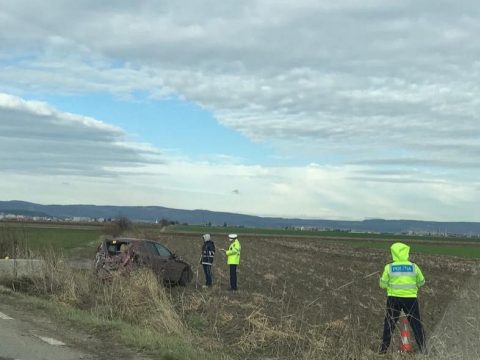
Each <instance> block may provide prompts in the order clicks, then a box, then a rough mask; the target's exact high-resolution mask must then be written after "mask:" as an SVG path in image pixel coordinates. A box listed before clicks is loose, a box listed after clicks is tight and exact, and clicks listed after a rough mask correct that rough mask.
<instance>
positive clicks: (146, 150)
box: [0, 93, 161, 177]
mask: <svg viewBox="0 0 480 360" xmlns="http://www.w3.org/2000/svg"><path fill="white" fill-rule="evenodd" d="M0 140H1V141H0V169H1V170H2V172H12V173H30V174H33V175H36V174H49V175H55V174H64V175H73V174H76V175H80V176H85V175H89V176H94V177H95V176H113V175H115V172H113V171H111V170H109V168H110V167H114V166H116V167H120V168H121V167H127V166H128V167H131V166H141V165H145V164H148V163H150V162H153V163H154V162H161V157H160V153H159V151H158V149H155V148H153V147H152V146H149V145H148V144H134V143H129V142H127V140H126V134H125V133H124V131H123V130H122V129H120V128H117V127H115V126H112V125H109V124H106V123H103V122H101V121H99V120H96V119H92V118H89V117H84V116H79V115H74V114H69V113H63V112H60V111H57V110H55V109H54V108H52V107H50V106H49V105H47V104H45V103H41V102H36V101H26V100H23V99H21V98H19V97H16V96H12V95H8V94H4V93H0Z"/></svg>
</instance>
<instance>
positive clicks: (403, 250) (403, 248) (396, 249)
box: [390, 242, 410, 262]
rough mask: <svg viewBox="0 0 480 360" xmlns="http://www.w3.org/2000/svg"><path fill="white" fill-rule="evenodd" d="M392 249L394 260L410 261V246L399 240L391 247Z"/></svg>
mask: <svg viewBox="0 0 480 360" xmlns="http://www.w3.org/2000/svg"><path fill="white" fill-rule="evenodd" d="M390 251H391V252H392V259H393V261H394V262H399V261H408V256H409V254H410V246H408V245H405V244H403V243H400V242H398V243H395V244H393V245H392V246H391V247H390Z"/></svg>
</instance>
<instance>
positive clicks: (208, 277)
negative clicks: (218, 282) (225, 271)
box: [203, 264, 213, 286]
mask: <svg viewBox="0 0 480 360" xmlns="http://www.w3.org/2000/svg"><path fill="white" fill-rule="evenodd" d="M203 272H204V273H205V285H207V286H212V282H213V280H212V265H207V264H203Z"/></svg>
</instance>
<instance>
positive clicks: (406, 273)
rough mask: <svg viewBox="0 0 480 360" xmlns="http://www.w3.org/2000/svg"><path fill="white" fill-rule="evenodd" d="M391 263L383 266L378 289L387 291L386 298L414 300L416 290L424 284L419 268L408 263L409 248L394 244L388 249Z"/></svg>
mask: <svg viewBox="0 0 480 360" xmlns="http://www.w3.org/2000/svg"><path fill="white" fill-rule="evenodd" d="M390 251H391V253H392V258H393V262H392V263H390V264H387V265H385V268H384V270H383V274H382V277H381V278H380V287H381V288H382V289H386V290H387V295H388V296H395V297H406V298H416V297H417V292H418V289H419V288H420V287H421V286H423V285H424V284H425V277H424V276H423V274H422V270H421V269H420V267H419V266H418V265H417V264H415V263H412V262H410V261H408V256H409V253H410V247H409V246H408V245H405V244H403V243H395V244H393V245H392V246H391V247H390Z"/></svg>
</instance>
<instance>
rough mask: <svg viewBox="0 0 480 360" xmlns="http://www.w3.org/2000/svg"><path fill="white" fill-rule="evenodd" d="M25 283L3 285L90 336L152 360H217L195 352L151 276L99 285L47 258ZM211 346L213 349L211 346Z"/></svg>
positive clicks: (60, 260) (118, 277) (92, 278)
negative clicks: (139, 353) (127, 348)
mask: <svg viewBox="0 0 480 360" xmlns="http://www.w3.org/2000/svg"><path fill="white" fill-rule="evenodd" d="M43 260H44V264H45V265H44V266H43V269H42V271H40V272H38V273H37V274H36V275H35V276H32V277H30V278H28V279H26V278H24V279H16V280H12V279H10V280H5V279H4V280H3V281H2V282H3V285H4V286H8V287H9V288H11V289H15V291H16V292H17V293H21V294H23V295H25V296H23V297H21V298H22V299H23V300H22V301H24V302H27V303H30V304H31V305H32V306H34V307H37V308H40V309H42V310H43V311H47V312H49V313H51V314H52V315H54V316H52V317H55V318H59V319H62V320H63V321H66V322H69V323H70V324H74V325H75V326H80V327H81V328H82V329H85V330H87V331H89V332H90V333H94V334H99V335H100V336H105V337H106V338H112V337H113V338H115V339H116V340H119V341H120V342H121V343H123V344H125V345H127V346H128V347H131V348H133V349H136V350H137V351H141V352H144V353H146V354H148V355H149V356H151V357H152V358H155V359H172V360H173V359H192V360H193V359H205V360H207V359H221V358H226V357H220V356H218V357H217V356H213V355H211V354H209V353H208V352H207V351H203V350H199V349H198V347H197V345H198V344H196V343H195V342H194V341H192V334H191V333H190V331H189V329H188V328H187V327H186V325H185V323H184V321H183V320H182V319H181V317H180V316H179V315H178V313H177V311H176V310H175V308H174V306H173V303H172V298H171V296H170V294H169V292H168V289H166V288H164V287H163V286H162V285H159V282H158V280H157V278H156V276H155V275H154V274H153V273H152V272H151V271H150V270H139V271H136V272H133V273H131V274H130V275H129V276H128V277H127V276H124V275H121V274H118V275H114V276H113V277H112V278H111V280H110V281H108V282H99V281H98V280H97V279H96V277H95V276H94V274H92V273H91V272H90V271H79V270H77V271H72V269H71V268H69V267H68V266H67V265H66V264H67V263H66V261H65V260H64V259H63V258H61V257H59V256H57V255H55V254H54V253H51V254H49V255H48V256H45V257H44V258H43ZM212 346H214V344H213V345H212Z"/></svg>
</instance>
